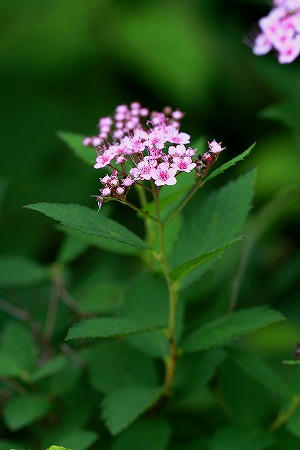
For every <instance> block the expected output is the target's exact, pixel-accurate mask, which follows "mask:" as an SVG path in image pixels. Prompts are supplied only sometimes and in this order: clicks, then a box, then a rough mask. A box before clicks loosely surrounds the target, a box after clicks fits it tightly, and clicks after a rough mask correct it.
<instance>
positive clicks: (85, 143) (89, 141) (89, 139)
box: [82, 137, 92, 146]
mask: <svg viewBox="0 0 300 450" xmlns="http://www.w3.org/2000/svg"><path fill="white" fill-rule="evenodd" d="M82 143H83V145H85V146H89V145H91V144H92V138H90V137H86V138H84V139H83V141H82Z"/></svg>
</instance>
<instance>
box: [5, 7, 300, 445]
mask: <svg viewBox="0 0 300 450" xmlns="http://www.w3.org/2000/svg"><path fill="white" fill-rule="evenodd" d="M270 3H271V2H268V1H264V0H229V1H226V2H225V1H224V0H201V1H199V0H184V1H174V0H151V1H146V0H43V1H41V0H26V1H19V0H1V6H0V9H1V11H0V12H1V14H0V25H1V26H0V30H1V40H0V81H1V82H0V90H1V91H0V94H1V111H2V118H1V122H0V123H1V152H0V236H1V238H0V255H6V254H8V253H10V254H15V255H25V256H29V257H31V258H33V259H35V260H36V261H39V262H41V263H43V264H48V263H51V262H53V260H54V259H55V255H56V254H57V251H58V249H59V248H60V246H61V244H62V242H63V234H62V233H61V232H60V231H58V230H57V228H56V227H55V225H54V223H53V221H51V220H49V219H47V218H46V217H43V216H41V215H38V214H35V213H34V212H32V211H30V210H26V209H23V208H22V207H23V206H24V205H26V204H30V203H35V202H39V201H46V202H63V203H68V202H73V203H79V204H83V205H87V206H90V207H93V208H96V207H97V206H96V204H95V200H94V199H93V198H91V195H93V194H97V190H98V187H99V186H98V176H99V175H98V173H97V172H96V171H94V170H93V169H91V168H90V167H89V166H88V165H86V164H85V163H83V162H82V161H81V160H80V159H78V158H77V157H76V156H74V154H73V153H72V151H70V149H69V148H68V147H67V146H66V144H65V143H64V142H62V141H61V140H60V139H59V137H58V136H57V133H58V132H59V131H70V132H74V133H79V134H82V135H90V134H94V132H95V131H96V127H97V123H98V119H99V117H100V116H103V115H105V116H106V115H109V114H110V113H111V112H112V110H113V109H114V107H115V106H116V105H117V104H121V103H130V102H132V101H139V102H141V103H142V104H143V105H144V106H146V107H149V108H150V109H154V110H160V109H162V108H163V107H164V106H166V105H170V106H172V107H174V108H180V109H182V110H183V111H184V112H185V113H186V117H185V119H184V121H183V130H184V131H187V132H189V133H190V134H191V135H192V137H193V140H194V141H196V140H197V139H198V138H199V137H204V138H206V139H213V138H216V139H217V140H219V141H222V142H223V144H224V145H225V146H226V147H227V151H226V152H223V154H222V159H223V161H224V160H229V159H231V158H232V157H234V156H236V155H238V154H239V153H241V152H242V151H244V150H245V149H246V148H248V147H249V146H250V145H251V144H252V143H253V142H256V147H255V149H254V150H253V152H252V154H251V155H250V157H248V159H247V160H246V161H244V162H242V163H240V164H239V165H238V166H236V167H235V168H233V169H232V170H231V171H228V172H227V173H226V174H225V175H224V176H223V177H218V179H216V181H215V182H214V183H210V184H211V186H210V185H209V187H208V189H212V188H215V187H216V186H218V185H220V184H221V185H222V184H224V183H225V182H226V181H227V180H228V179H230V178H232V177H234V176H237V175H238V173H241V172H245V171H246V170H247V169H248V168H252V167H254V166H257V167H258V178H257V187H256V196H255V199H254V204H253V208H252V213H253V217H254V219H253V220H254V222H253V223H254V231H255V225H256V224H258V225H261V224H263V225H262V229H263V230H262V231H263V232H261V233H260V234H259V236H258V237H259V239H258V238H257V237H256V238H254V242H255V246H253V248H252V253H251V259H250V265H249V268H248V270H247V273H246V276H245V278H244V280H243V283H242V286H241V306H246V305H252V306H253V304H254V303H255V304H272V305H273V306H274V307H276V308H278V309H280V310H281V311H283V312H284V314H286V316H287V317H288V319H289V321H287V322H284V323H283V324H279V325H278V326H274V327H272V328H271V329H270V330H269V329H268V330H267V331H263V332H261V333H257V334H256V335H255V336H254V337H253V338H250V341H251V342H252V344H251V345H253V346H254V347H255V348H256V350H257V351H258V352H263V353H266V354H268V355H269V356H270V357H271V358H272V357H273V356H275V359H276V364H277V366H280V365H281V362H280V358H281V357H282V358H285V359H287V358H289V357H291V354H292V352H293V349H294V347H295V345H296V343H297V340H299V324H300V308H299V300H300V285H299V271H300V254H299V239H300V238H299V226H300V206H299V200H298V199H299V189H298V191H295V190H293V188H292V189H291V191H290V192H291V194H290V195H289V194H285V195H284V196H283V197H280V196H279V197H276V196H277V195H278V193H280V192H281V191H282V189H285V188H287V187H288V186H290V185H294V184H295V183H297V181H299V163H300V81H299V75H300V66H299V60H298V61H296V62H294V63H293V64H290V65H284V66H283V65H282V66H280V65H279V64H278V62H277V59H276V56H275V55H274V54H269V55H267V56H264V57H257V56H254V55H252V52H251V49H250V48H249V47H248V46H247V45H246V44H245V41H247V42H249V40H251V38H253V36H254V35H255V33H256V31H257V21H258V19H259V18H260V17H262V16H264V15H265V14H267V13H268V11H269V9H270ZM295 192H296V193H295ZM297 192H298V194H297ZM274 197H275V198H277V200H275V204H273V206H272V207H271V209H265V208H266V206H265V205H269V204H270V202H272V201H273V199H274ZM290 199H291V200H292V201H291V204H290V205H289V208H285V206H286V205H287V204H288V203H289V200H290ZM274 205H275V206H274ZM113 207H114V206H113ZM113 207H112V208H113ZM108 209H109V211H111V210H112V209H110V207H108ZM112 211H113V212H112V213H113V214H114V216H118V217H117V219H118V220H120V221H123V222H124V221H125V222H126V221H127V224H128V226H131V227H132V226H134V225H133V224H129V219H128V218H126V212H125V211H126V210H125V209H124V208H122V209H121V211H120V210H118V211H117V210H112ZM260 211H262V213H260ZM257 214H260V216H257ZM121 215H122V216H121ZM128 217H133V216H132V215H131V216H128ZM255 217H256V219H255ZM255 220H257V221H256V222H255ZM252 231H253V228H252ZM254 234H255V233H254ZM93 252H94V253H93V255H94V256H92V257H91V258H90V256H91V254H90V253H88V255H84V256H83V257H80V258H79V260H78V261H77V262H76V264H75V267H74V271H75V273H76V274H81V275H82V272H83V271H85V274H87V273H88V271H89V269H93V268H95V267H96V265H97V261H98V262H99V261H102V262H105V263H106V264H105V268H103V265H101V264H99V267H100V269H99V271H102V272H103V273H102V278H103V279H104V280H105V281H106V280H107V279H112V280H114V277H115V278H116V279H117V277H118V276H119V274H118V273H116V274H115V275H113V274H112V273H110V272H112V271H113V269H112V266H113V265H114V266H115V269H116V272H118V269H119V268H120V267H121V268H123V273H122V280H123V278H124V279H125V278H126V276H127V268H126V269H125V270H124V261H123V259H120V260H119V259H117V257H116V258H115V259H113V257H112V256H111V255H109V254H108V253H103V251H101V250H99V249H98V250H95V249H94V250H93ZM100 252H101V254H100ZM103 255H104V257H103ZM233 256H234V255H233ZM235 256H236V255H235ZM97 258H98V259H97ZM99 258H102V260H101V259H99ZM120 258H121V257H120ZM107 261H108V262H107ZM228 261H229V258H227V259H226V260H225V262H223V264H222V262H221V265H220V266H219V267H220V270H219V271H217V273H216V275H214V276H211V275H209V276H208V277H207V278H206V283H201V290H199V289H198V288H199V285H197V286H196V290H197V295H198V297H197V298H198V299H199V298H200V299H202V298H204V297H206V299H207V298H210V299H211V298H214V299H218V298H219V296H220V297H222V296H223V297H224V292H221V293H220V292H219V291H220V287H222V286H223V283H225V282H227V281H228V280H231V279H232V274H233V273H234V271H235V270H236V269H238V265H237V263H236V258H235V257H233V258H232V261H233V262H232V265H230V263H229V262H228ZM128 271H130V270H129V269H128ZM92 274H93V273H92ZM74 278H76V277H74ZM83 278H84V276H83ZM94 278H95V279H96V278H97V280H98V272H97V273H96V271H95V274H94ZM102 278H101V279H102ZM118 281H119V279H118ZM101 289H102V290H103V286H102V285H101ZM222 291H223V290H222ZM16 292H17V291H12V293H11V292H9V293H10V294H11V295H10V296H9V295H7V298H8V299H11V298H12V299H13V301H16V303H17V304H20V305H24V304H25V305H30V304H31V303H30V302H31V300H32V298H31V295H32V294H31V293H28V295H27V296H24V297H21V296H20V298H19V297H18V295H19V294H16ZM0 293H1V292H0ZM39 295H40V294H39ZM105 295H106V294H105ZM189 295H190V296H191V297H193V292H192V289H191V293H189V292H188V293H187V296H189ZM212 296H214V297H212ZM75 297H76V296H75ZM19 299H20V302H19V303H18V301H19ZM43 300H44V303H43V305H40V300H39V298H38V299H37V300H36V303H39V307H38V309H39V311H40V310H41V309H43V311H42V313H41V314H40V316H41V317H44V315H45V311H44V310H45V302H46V301H48V297H47V298H46V296H45V299H43ZM34 301H35V300H34ZM220 304H221V303H218V301H216V308H215V309H216V310H217V309H218V305H220ZM223 304H224V302H223ZM239 306H240V305H239ZM29 307H30V306H29ZM192 308H193V306H192ZM64 311H65V310H64ZM195 311H196V310H195ZM96 312H99V311H98V310H96ZM192 312H193V311H192ZM63 314H66V312H63ZM1 315H2V318H1V322H4V321H5V320H7V319H8V316H7V315H5V314H2V313H1ZM37 315H38V316H39V314H37ZM66 317H67V315H66ZM68 317H69V316H68ZM66 321H67V322H68V321H69V318H68V319H66ZM68 326H69V322H68ZM66 328H67V325H66V324H65V323H64V324H62V325H61V328H59V330H61V332H60V335H59V338H60V339H63V338H64V336H65V332H66ZM278 352H280V356H278ZM229 372H230V371H229ZM232 376H233V375H232V374H231V375H230V377H232ZM298 378H299V377H298ZM232 379H233V378H230V380H232ZM239 380H240V374H239V373H238V374H237V375H236V382H235V381H234V382H232V383H229V384H230V386H233V389H236V386H237V383H240V388H241V389H240V392H241V393H244V394H245V396H246V397H247V396H248V397H249V396H250V395H251V396H252V394H253V392H252V391H251V390H249V391H247V389H246V391H247V392H246V393H245V389H244V385H243V381H239ZM298 381H299V380H298ZM299 383H300V382H299ZM255 389H256V388H255ZM255 392H256V393H257V392H258V394H257V395H256V397H257V396H259V395H260V394H259V392H260V391H256V390H255ZM244 394H243V395H244ZM228 395H229V396H230V395H231V392H230V393H229V394H228ZM241 395H242V394H241ZM232 396H233V397H234V393H232ZM246 397H245V408H246V407H247V404H248V403H247V402H248V399H247V398H246ZM256 397H255V398H256ZM258 400H259V399H258ZM242 414H244V411H241V415H242ZM297 442H298V441H297ZM293 445H296V444H294V441H293V443H292V444H291V447H285V448H286V449H287V448H291V449H292V450H295V448H296V447H295V446H294V447H293ZM297 445H298V444H297Z"/></svg>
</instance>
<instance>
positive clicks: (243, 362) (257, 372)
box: [229, 349, 293, 397]
mask: <svg viewBox="0 0 300 450" xmlns="http://www.w3.org/2000/svg"><path fill="white" fill-rule="evenodd" d="M229 355H230V356H231V358H232V359H233V361H234V362H235V363H236V364H237V365H238V366H239V367H240V368H241V369H242V370H244V372H246V373H247V374H248V375H250V376H251V377H253V378H254V379H255V380H256V381H258V382H259V383H260V384H262V385H263V386H264V387H266V388H267V389H270V390H272V391H274V392H276V393H277V394H279V395H282V396H285V397H290V396H292V395H293V392H292V390H291V389H290V388H289V386H288V385H287V384H286V383H284V381H283V380H282V379H281V378H280V376H279V375H277V373H276V372H275V371H274V370H273V369H272V368H271V367H270V366H269V365H268V364H267V363H266V362H265V361H263V360H262V359H260V358H259V357H258V356H256V355H253V354H251V353H246V352H243V351H241V350H237V349H230V350H229Z"/></svg>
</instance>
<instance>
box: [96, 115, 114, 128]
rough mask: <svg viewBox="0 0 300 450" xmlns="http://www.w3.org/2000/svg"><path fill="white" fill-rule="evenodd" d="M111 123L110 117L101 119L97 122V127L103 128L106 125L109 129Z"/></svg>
mask: <svg viewBox="0 0 300 450" xmlns="http://www.w3.org/2000/svg"><path fill="white" fill-rule="evenodd" d="M112 123H113V121H112V118H111V117H102V118H101V119H100V120H99V126H100V127H102V126H105V125H108V126H109V127H110V126H111V125H112Z"/></svg>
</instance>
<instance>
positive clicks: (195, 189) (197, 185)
mask: <svg viewBox="0 0 300 450" xmlns="http://www.w3.org/2000/svg"><path fill="white" fill-rule="evenodd" d="M202 181H203V180H202V178H200V179H199V180H198V181H197V183H196V184H195V185H194V187H193V189H192V190H191V191H190V192H189V193H188V194H187V196H186V197H185V199H184V200H183V201H182V202H181V203H180V205H179V206H177V208H176V209H175V210H174V211H173V212H172V214H171V215H170V216H169V217H168V218H167V219H166V220H165V222H164V224H165V225H167V224H168V223H169V222H171V220H173V219H174V217H175V216H177V214H179V213H180V211H181V210H182V209H183V208H184V207H185V205H186V204H187V203H188V202H189V201H190V200H191V198H192V197H194V195H195V194H196V192H197V191H198V189H199V188H200V187H201V185H202Z"/></svg>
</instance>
